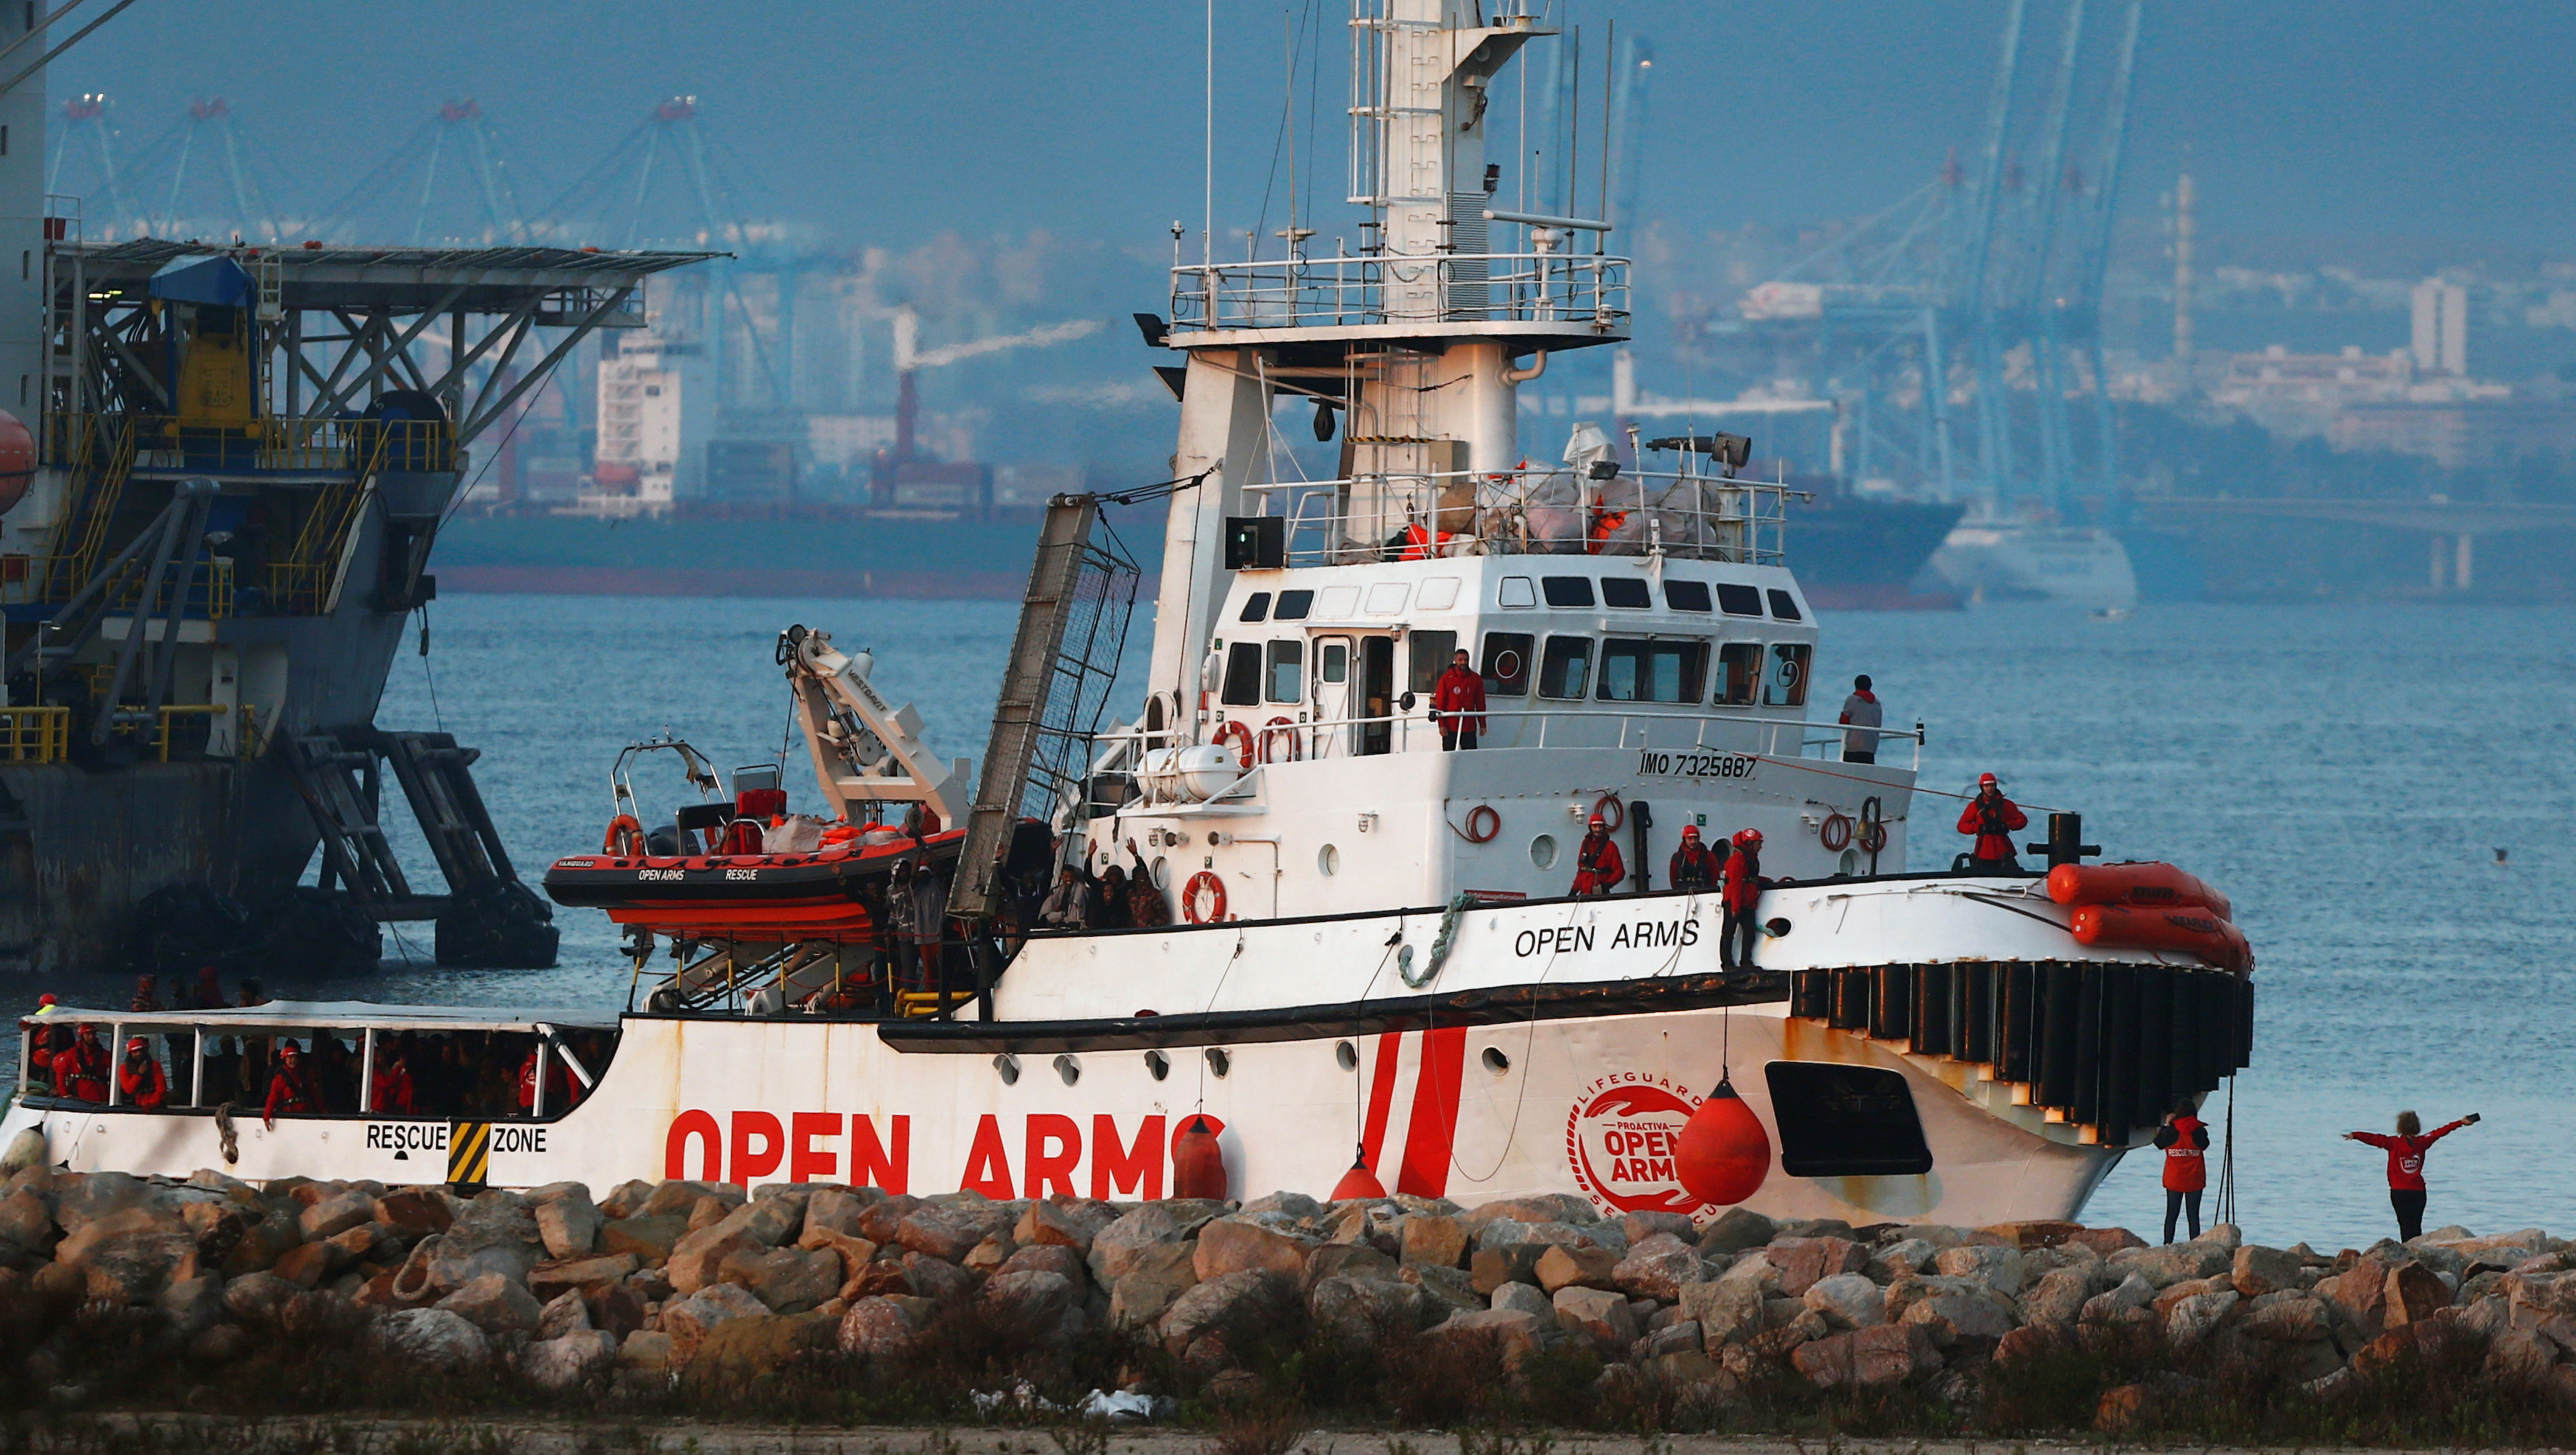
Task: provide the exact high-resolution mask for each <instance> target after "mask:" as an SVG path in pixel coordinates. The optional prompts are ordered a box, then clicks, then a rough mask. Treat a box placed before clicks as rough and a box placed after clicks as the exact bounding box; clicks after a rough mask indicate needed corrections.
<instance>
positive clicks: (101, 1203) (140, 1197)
mask: <svg viewBox="0 0 2576 1455" xmlns="http://www.w3.org/2000/svg"><path fill="white" fill-rule="evenodd" d="M53 1191H54V1221H55V1223H57V1224H58V1225H60V1226H61V1228H62V1230H63V1234H64V1236H66V1237H69V1236H72V1235H74V1234H77V1233H78V1232H80V1230H81V1229H83V1228H85V1227H88V1226H89V1225H90V1224H91V1223H93V1222H95V1221H97V1220H98V1219H100V1218H103V1217H106V1216H108V1215H109V1214H111V1213H121V1212H125V1211H128V1210H130V1209H134V1208H146V1207H148V1208H154V1209H157V1210H159V1211H161V1212H164V1213H167V1214H169V1215H170V1216H172V1217H176V1216H177V1215H178V1209H177V1208H176V1207H175V1206H173V1205H172V1204H171V1201H170V1199H169V1197H168V1196H167V1195H166V1194H164V1193H163V1192H162V1191H161V1189H159V1188H157V1187H154V1186H153V1185H152V1184H151V1183H149V1182H146V1181H144V1180H143V1179H142V1178H140V1177H135V1176H132V1175H130V1174H128V1173H124V1172H92V1173H89V1174H87V1175H79V1174H68V1173H58V1174H56V1175H55V1177H54V1179H53Z"/></svg>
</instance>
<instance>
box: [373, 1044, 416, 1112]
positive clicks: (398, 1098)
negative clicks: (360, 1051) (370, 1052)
mask: <svg viewBox="0 0 2576 1455" xmlns="http://www.w3.org/2000/svg"><path fill="white" fill-rule="evenodd" d="M410 1038H411V1033H410V1032H409V1031H405V1032H404V1033H403V1035H402V1036H401V1037H400V1038H399V1039H394V1040H385V1041H379V1042H377V1043H376V1071H375V1075H373V1076H371V1077H369V1078H368V1080H367V1109H368V1110H369V1111H372V1112H376V1113H378V1114H379V1115H383V1116H398V1117H407V1116H410V1115H411V1114H412V1089H411V1067H410V1066H409V1065H408V1064H407V1062H408V1060H409V1058H408V1057H407V1056H406V1055H405V1054H404V1042H406V1041H408V1040H409V1039H410Z"/></svg>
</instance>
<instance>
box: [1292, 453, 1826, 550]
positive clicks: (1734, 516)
mask: <svg viewBox="0 0 2576 1455" xmlns="http://www.w3.org/2000/svg"><path fill="white" fill-rule="evenodd" d="M1799 493H1800V492H1797V491H1793V490H1791V489H1789V488H1788V487H1787V486H1786V485H1785V484H1783V483H1781V482H1779V481H1767V482H1766V481H1753V480H1730V479H1726V478H1723V477H1720V476H1715V475H1706V474H1700V473H1697V472H1692V471H1623V472H1621V473H1620V474H1617V475H1614V476H1612V477H1610V478H1608V479H1602V480H1596V479H1592V478H1590V477H1589V476H1588V475H1585V474H1582V473H1578V472H1576V471H1574V470H1572V469H1557V470H1522V471H1516V472H1512V473H1506V474H1494V473H1487V472H1480V471H1471V470H1445V471H1429V470H1426V471H1419V472H1410V473H1390V474H1381V475H1363V476H1357V477H1354V478H1351V479H1347V480H1314V481H1305V480H1298V481H1281V482H1277V483H1273V484H1266V485H1247V486H1245V487H1244V488H1243V495H1244V500H1245V503H1246V506H1247V508H1249V509H1251V510H1252V511H1253V512H1254V513H1255V514H1259V515H1271V516H1280V517H1283V518H1284V519H1285V520H1286V521H1287V526H1286V536H1287V551H1288V555H1287V562H1286V564H1288V565H1291V566H1345V565H1356V564H1360V563H1363V562H1369V561H1392V560H1421V559H1426V558H1430V557H1434V556H1458V555H1502V556H1522V555H1534V556H1580V555H1603V556H1649V555H1658V554H1660V555H1664V556H1668V557H1675V558H1680V559H1685V560H1702V561H1731V562H1736V563H1739V564H1744V565H1763V566H1773V565H1778V564H1779V563H1780V562H1781V560H1782V559H1783V556H1784V554H1785V552H1786V549H1787V541H1786V530H1787V522H1788V502H1789V498H1790V497H1791V496H1792V495H1795V494H1799Z"/></svg>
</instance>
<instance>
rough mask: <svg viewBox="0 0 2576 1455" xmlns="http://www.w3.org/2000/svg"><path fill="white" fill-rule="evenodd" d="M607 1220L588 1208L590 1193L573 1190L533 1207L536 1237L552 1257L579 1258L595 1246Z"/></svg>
mask: <svg viewBox="0 0 2576 1455" xmlns="http://www.w3.org/2000/svg"><path fill="white" fill-rule="evenodd" d="M607 1221H608V1219H607V1218H606V1217H605V1216H603V1215H602V1214H601V1213H600V1211H599V1209H598V1208H596V1207H594V1206H592V1205H591V1201H590V1194H589V1193H588V1192H586V1191H584V1190H582V1189H581V1188H580V1187H577V1186H576V1187H574V1188H572V1189H570V1190H569V1191H567V1192H565V1193H564V1194H563V1195H562V1196H560V1197H556V1198H551V1199H549V1200H547V1201H545V1202H541V1203H539V1204H537V1236H538V1237H540V1238H542V1239H544V1240H545V1245H546V1252H547V1254H548V1255H549V1256H551V1257H555V1258H581V1257H586V1256H588V1255H589V1254H590V1252H591V1251H592V1250H593V1249H595V1248H597V1247H598V1246H599V1230H600V1228H601V1227H602V1226H603V1225H604V1224H605V1223H606V1222H607Z"/></svg>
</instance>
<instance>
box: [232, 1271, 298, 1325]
mask: <svg viewBox="0 0 2576 1455" xmlns="http://www.w3.org/2000/svg"><path fill="white" fill-rule="evenodd" d="M303 1291H304V1288H303V1285H301V1284H298V1283H294V1282H290V1281H289V1280H287V1279H283V1278H280V1277H278V1276H277V1275H276V1274H274V1273H245V1274H243V1275H242V1276H241V1277H239V1278H235V1279H232V1280H230V1281H228V1282H227V1283H225V1284H224V1312H225V1313H227V1314H230V1315H231V1316H232V1317H234V1318H236V1319H239V1320H240V1321H241V1322H243V1323H245V1324H263V1325H264V1324H274V1323H276V1322H277V1318H278V1314H279V1312H280V1311H281V1310H283V1309H284V1308H285V1307H286V1301H287V1300H288V1299H290V1298H293V1297H295V1295H297V1294H299V1293H302V1292H303Z"/></svg>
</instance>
